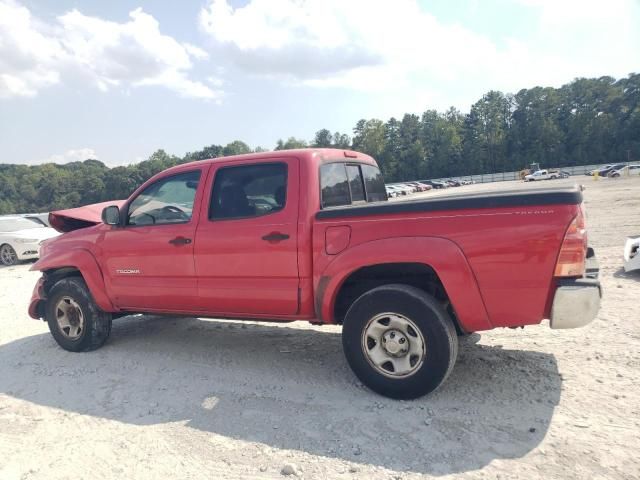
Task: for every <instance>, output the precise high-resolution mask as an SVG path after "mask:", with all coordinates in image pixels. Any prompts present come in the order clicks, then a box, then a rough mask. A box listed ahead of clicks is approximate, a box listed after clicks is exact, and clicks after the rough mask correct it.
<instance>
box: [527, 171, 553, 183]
mask: <svg viewBox="0 0 640 480" xmlns="http://www.w3.org/2000/svg"><path fill="white" fill-rule="evenodd" d="M555 178H560V173H559V172H558V171H557V170H536V171H535V172H533V173H532V174H531V175H526V176H525V177H524V181H525V182H535V181H536V180H553V179H555Z"/></svg>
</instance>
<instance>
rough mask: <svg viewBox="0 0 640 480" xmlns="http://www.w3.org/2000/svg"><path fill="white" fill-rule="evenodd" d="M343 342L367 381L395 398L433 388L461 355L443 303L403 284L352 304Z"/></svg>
mask: <svg viewBox="0 0 640 480" xmlns="http://www.w3.org/2000/svg"><path fill="white" fill-rule="evenodd" d="M403 340H404V341H403ZM342 346H343V349H344V354H345V356H346V358H347V362H348V363H349V366H350V367H351V369H352V370H353V372H354V373H355V375H356V376H357V377H358V379H360V381H361V382H362V383H363V384H364V385H366V386H367V387H369V388H370V389H371V390H373V391H374V392H377V393H379V394H381V395H384V396H386V397H390V398H396V399H412V398H418V397H421V396H423V395H426V394H427V393H430V392H433V391H434V390H435V389H436V388H438V387H439V386H440V385H441V384H442V383H443V382H444V381H445V380H446V378H447V377H448V376H449V374H450V373H451V370H452V369H453V366H454V364H455V361H456V357H457V355H458V338H457V336H456V329H455V327H454V325H453V322H452V321H451V318H450V317H449V316H448V315H447V313H446V312H445V310H444V309H443V308H442V306H441V305H440V303H439V302H438V301H437V300H435V299H434V298H433V297H432V296H431V295H429V294H427V293H426V292H424V291H423V290H420V289H418V288H415V287H412V286H409V285H400V284H392V285H383V286H381V287H377V288H374V289H373V290H369V291H368V292H366V293H365V294H363V295H362V296H360V297H359V298H358V299H357V300H356V301H355V302H354V303H353V304H352V305H351V307H350V308H349V310H348V311H347V314H346V316H345V319H344V326H343V328H342ZM421 347H422V348H421ZM403 349H404V350H403ZM391 352H393V353H391ZM404 352H406V353H404Z"/></svg>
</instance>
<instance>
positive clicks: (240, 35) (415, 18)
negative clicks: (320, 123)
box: [200, 0, 640, 98]
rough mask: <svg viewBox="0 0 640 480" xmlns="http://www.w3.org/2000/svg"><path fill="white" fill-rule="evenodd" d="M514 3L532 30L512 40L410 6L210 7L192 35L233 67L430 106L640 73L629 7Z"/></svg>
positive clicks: (625, 3)
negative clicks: (417, 97) (414, 98)
mask: <svg viewBox="0 0 640 480" xmlns="http://www.w3.org/2000/svg"><path fill="white" fill-rule="evenodd" d="M520 3H521V6H520V8H521V10H522V15H523V17H524V18H526V19H527V22H528V23H529V24H530V25H531V27H532V28H531V29H526V31H522V32H518V34H517V36H515V37H514V38H494V37H489V36H487V35H484V34H480V33H478V32H476V31H474V30H472V29H470V28H467V27H465V26H462V25H460V24H457V23H445V22H442V21H440V20H439V19H438V18H436V17H435V16H434V15H432V14H430V13H428V12H427V11H425V10H424V9H423V8H422V7H421V6H420V5H419V4H418V2H417V1H416V0H377V1H370V0H350V1H344V0H249V2H248V3H246V4H245V5H244V6H242V7H238V8H233V7H232V6H230V4H229V2H228V1H227V0H211V1H210V3H209V4H208V5H207V6H206V7H204V8H203V9H202V10H201V12H200V27H201V29H202V30H203V31H204V32H205V33H206V34H207V35H209V37H210V38H211V39H212V41H213V43H214V46H215V48H217V49H219V50H221V51H222V52H224V53H226V55H227V56H228V58H229V59H230V60H231V61H233V62H234V63H235V65H236V66H237V67H239V68H241V69H244V70H245V71H247V72H251V73H257V74H263V75H267V76H280V77H283V78H285V79H288V80H289V81H292V82H293V83H297V84H306V85H311V86H316V87H349V88H353V89H357V90H383V91H384V90H387V91H395V92H398V91H403V90H404V91H405V92H406V91H414V92H416V91H420V90H429V89H431V90H432V91H431V92H429V95H428V96H429V97H438V96H441V95H442V92H446V91H451V89H452V86H453V85H455V86H458V85H459V86H460V87H465V88H467V89H469V86H470V85H471V84H473V85H474V86H475V88H474V89H473V90H474V93H473V97H475V98H477V95H478V91H477V89H479V88H480V89H489V88H495V89H503V90H507V91H514V90H518V89H520V88H523V87H527V86H533V85H536V84H544V85H549V84H552V85H559V84H561V83H564V82H568V81H570V80H572V79H573V78H574V77H576V76H598V75H605V74H610V75H617V76H622V75H626V74H627V73H629V72H630V71H632V70H634V69H635V70H638V67H640V62H639V60H640V56H638V51H640V33H639V32H640V29H638V28H637V25H640V7H639V6H638V5H639V4H638V3H637V2H635V1H634V0H611V1H609V2H606V3H603V2H601V1H600V0H598V1H596V0H520ZM493 8H495V9H496V14H497V15H500V10H499V7H496V6H494V7H493ZM503 20H504V22H509V21H510V19H509V18H504V19H503ZM407 88H409V90H406V89H407ZM481 91H482V90H481ZM481 91H480V92H481Z"/></svg>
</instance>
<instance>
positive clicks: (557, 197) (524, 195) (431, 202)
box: [316, 185, 582, 220]
mask: <svg viewBox="0 0 640 480" xmlns="http://www.w3.org/2000/svg"><path fill="white" fill-rule="evenodd" d="M580 203H582V191H581V190H580V188H579V187H578V186H577V185H576V186H573V187H555V188H554V187H551V188H548V187H547V188H520V189H518V190H511V191H506V192H505V191H498V190H496V191H493V192H488V193H469V194H464V193H463V194H453V195H441V196H438V197H434V198H424V199H417V200H408V201H401V202H378V203H369V204H363V205H352V206H346V207H332V208H326V209H324V210H321V211H319V212H318V213H317V214H316V219H318V220H322V219H332V218H341V217H350V216H368V215H385V214H395V213H416V212H435V211H442V210H468V209H483V208H507V207H531V206H536V205H578V204H580Z"/></svg>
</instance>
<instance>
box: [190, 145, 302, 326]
mask: <svg viewBox="0 0 640 480" xmlns="http://www.w3.org/2000/svg"><path fill="white" fill-rule="evenodd" d="M298 188H299V165H298V160H297V159H295V158H286V159H282V160H277V159H276V160H272V159H269V160H268V161H267V160H258V161H250V162H247V163H243V164H238V163H237V162H233V161H232V162H215V163H214V164H213V166H212V171H211V174H210V175H209V180H208V182H207V186H206V192H207V193H206V195H207V196H205V200H204V201H203V209H202V210H201V217H200V223H199V225H198V231H197V233H196V241H195V247H194V256H195V268H196V275H197V278H198V297H199V303H200V307H201V308H202V309H203V310H205V311H206V312H208V313H210V314H220V315H227V316H236V315H237V316H251V315H254V314H256V315H258V314H264V315H275V316H277V315H294V314H295V313H296V312H297V311H298V260H297V245H298V237H297V221H298V193H299V192H298Z"/></svg>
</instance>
